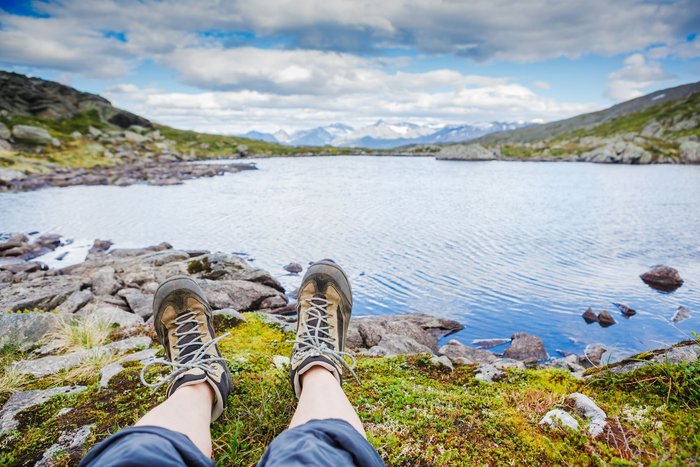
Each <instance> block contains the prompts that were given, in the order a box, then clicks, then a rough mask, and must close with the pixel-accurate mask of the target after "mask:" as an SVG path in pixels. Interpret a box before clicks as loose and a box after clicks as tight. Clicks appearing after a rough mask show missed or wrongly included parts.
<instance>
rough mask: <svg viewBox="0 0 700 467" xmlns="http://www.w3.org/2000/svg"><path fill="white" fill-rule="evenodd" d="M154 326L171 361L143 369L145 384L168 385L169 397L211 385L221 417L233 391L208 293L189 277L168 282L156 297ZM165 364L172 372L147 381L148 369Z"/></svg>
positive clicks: (215, 415) (214, 410)
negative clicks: (153, 381) (215, 329)
mask: <svg viewBox="0 0 700 467" xmlns="http://www.w3.org/2000/svg"><path fill="white" fill-rule="evenodd" d="M153 313H154V323H153V324H154V327H155V330H156V335H157V336H158V341H159V342H160V343H161V344H162V345H163V347H165V354H166V357H167V359H163V358H159V359H154V360H152V361H151V362H149V363H148V364H146V365H145V366H144V367H143V369H142V370H141V381H142V382H143V384H145V385H146V386H148V387H152V388H156V389H157V388H159V387H160V386H162V385H164V384H166V383H169V384H168V390H167V397H170V396H171V395H172V394H173V393H174V392H175V391H176V390H177V389H179V388H181V387H183V386H189V385H193V384H198V383H208V384H209V386H211V388H212V390H213V391H214V397H215V400H214V404H213V406H212V412H211V419H212V421H214V420H216V419H217V418H219V416H220V415H221V413H222V412H223V410H224V406H225V405H226V400H227V399H228V395H229V392H230V391H231V373H230V371H229V369H228V366H227V365H226V361H225V360H224V359H223V357H222V356H221V352H219V348H218V346H217V342H218V341H219V340H220V339H221V338H223V337H224V336H220V337H218V338H217V337H215V333H214V326H213V324H212V312H211V307H210V306H209V303H208V302H207V300H206V299H205V298H204V292H203V291H202V289H201V288H200V287H199V285H197V283H196V282H195V281H194V280H192V279H191V278H190V277H187V276H174V277H171V278H169V279H167V280H166V281H165V282H163V283H162V284H161V285H160V286H158V290H157V291H156V294H155V297H154V298H153ZM156 364H162V365H166V366H170V367H172V371H171V372H170V374H168V375H167V376H166V377H165V378H163V379H162V380H161V381H158V382H156V383H148V382H146V380H145V378H144V375H145V371H146V369H147V368H148V367H150V366H152V365H156Z"/></svg>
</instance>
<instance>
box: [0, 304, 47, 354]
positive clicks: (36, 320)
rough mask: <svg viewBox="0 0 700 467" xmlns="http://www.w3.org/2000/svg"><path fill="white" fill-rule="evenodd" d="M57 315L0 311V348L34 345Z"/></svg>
mask: <svg viewBox="0 0 700 467" xmlns="http://www.w3.org/2000/svg"><path fill="white" fill-rule="evenodd" d="M57 320H58V316H57V315H55V314H53V313H41V312H30V313H0V348H2V347H4V346H6V345H18V346H19V347H20V348H26V347H28V346H33V345H36V343H37V342H39V341H40V340H41V339H42V338H43V337H44V336H45V335H46V334H47V333H48V332H49V331H50V330H51V329H52V328H53V327H54V326H55V325H56V322H57Z"/></svg>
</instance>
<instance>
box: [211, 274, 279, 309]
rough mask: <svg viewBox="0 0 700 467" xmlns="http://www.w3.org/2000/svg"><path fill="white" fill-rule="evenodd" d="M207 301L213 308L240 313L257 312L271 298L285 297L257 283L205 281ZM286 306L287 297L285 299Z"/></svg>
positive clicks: (275, 290)
mask: <svg viewBox="0 0 700 467" xmlns="http://www.w3.org/2000/svg"><path fill="white" fill-rule="evenodd" d="M200 285H201V287H202V289H203V290H204V294H205V295H206V299H207V300H208V301H209V304H210V305H211V306H212V307H213V308H233V309H234V310H239V311H255V310H258V309H260V308H263V307H261V306H260V305H261V303H262V302H263V300H265V299H266V298H269V297H284V294H283V293H281V292H280V291H279V290H277V289H273V288H272V287H268V286H266V285H263V284H259V283H257V282H249V281H243V280H216V281H213V280H203V281H201V282H200ZM283 300H284V303H285V304H286V303H287V301H286V297H285V298H283Z"/></svg>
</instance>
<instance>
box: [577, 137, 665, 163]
mask: <svg viewBox="0 0 700 467" xmlns="http://www.w3.org/2000/svg"><path fill="white" fill-rule="evenodd" d="M602 141H605V143H604V144H603V145H602V146H600V147H598V148H595V149H592V150H590V151H588V152H584V153H583V154H581V155H580V159H582V160H585V161H589V162H599V163H604V164H649V163H651V162H652V156H651V153H649V152H648V151H646V150H644V149H642V148H641V147H639V146H638V145H637V144H635V143H632V142H630V141H625V140H623V139H622V138H614V139H611V140H602Z"/></svg>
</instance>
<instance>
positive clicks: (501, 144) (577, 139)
mask: <svg viewBox="0 0 700 467" xmlns="http://www.w3.org/2000/svg"><path fill="white" fill-rule="evenodd" d="M406 152H407V153H409V154H411V153H413V154H415V153H431V154H436V156H437V157H438V159H457V160H493V159H517V160H565V161H583V162H600V163H624V164H654V163H667V164H672V163H682V164H698V163H700V82H698V83H691V84H686V85H682V86H677V87H674V88H669V89H663V90H660V91H656V92H652V93H650V94H648V95H646V96H642V97H638V98H636V99H632V100H629V101H626V102H622V103H620V104H617V105H614V106H612V107H610V108H608V109H605V110H601V111H598V112H592V113H588V114H583V115H579V116H576V117H572V118H567V119H565V120H559V121H556V122H551V123H546V124H542V125H532V126H529V127H527V128H519V129H514V130H509V131H502V132H498V133H492V134H489V135H486V136H482V137H480V138H477V139H475V140H473V141H470V142H469V144H456V145H447V146H442V147H435V146H434V147H428V146H422V147H421V146H416V147H413V148H410V149H408V150H407V151H406Z"/></svg>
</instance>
